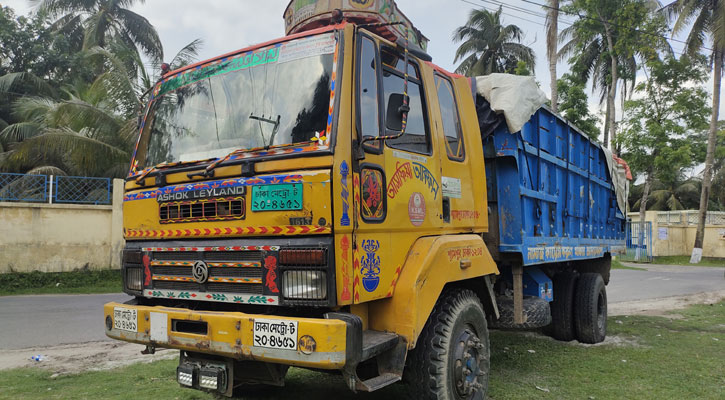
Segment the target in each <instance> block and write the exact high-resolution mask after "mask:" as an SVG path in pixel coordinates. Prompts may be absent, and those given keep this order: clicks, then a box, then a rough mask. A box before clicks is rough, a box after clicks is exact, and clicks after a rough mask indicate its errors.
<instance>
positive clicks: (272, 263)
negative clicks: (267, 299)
mask: <svg viewBox="0 0 725 400" xmlns="http://www.w3.org/2000/svg"><path fill="white" fill-rule="evenodd" d="M264 269H266V270H267V276H265V277H264V286H266V287H267V289H269V291H270V292H272V293H279V288H278V287H277V258H275V257H274V256H267V258H265V259H264Z"/></svg>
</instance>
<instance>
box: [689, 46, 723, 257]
mask: <svg viewBox="0 0 725 400" xmlns="http://www.w3.org/2000/svg"><path fill="white" fill-rule="evenodd" d="M714 56H715V68H713V74H714V76H713V85H712V115H711V117H710V132H709V133H708V136H707V155H706V157H705V170H704V171H703V172H702V192H700V212H699V213H698V218H697V232H696V233H695V245H694V247H693V248H692V255H690V263H692V264H697V263H699V262H700V259H701V258H702V245H703V242H704V240H705V219H706V217H707V203H708V200H709V199H710V187H711V185H712V164H713V162H714V159H715V142H716V139H717V120H718V117H719V115H718V114H719V111H720V86H721V79H722V71H723V63H722V57H723V54H722V52H721V51H719V50H718V49H715V51H714Z"/></svg>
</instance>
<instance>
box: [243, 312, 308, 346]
mask: <svg viewBox="0 0 725 400" xmlns="http://www.w3.org/2000/svg"><path fill="white" fill-rule="evenodd" d="M254 346H255V347H267V348H270V349H287V350H297V321H288V320H279V319H261V318H257V319H256V320H255V321H254Z"/></svg>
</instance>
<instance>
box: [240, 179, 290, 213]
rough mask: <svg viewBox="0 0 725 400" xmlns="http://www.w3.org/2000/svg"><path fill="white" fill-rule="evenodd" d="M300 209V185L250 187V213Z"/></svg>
mask: <svg viewBox="0 0 725 400" xmlns="http://www.w3.org/2000/svg"><path fill="white" fill-rule="evenodd" d="M301 209H302V184H300V183H282V184H279V185H256V186H252V211H284V210H301Z"/></svg>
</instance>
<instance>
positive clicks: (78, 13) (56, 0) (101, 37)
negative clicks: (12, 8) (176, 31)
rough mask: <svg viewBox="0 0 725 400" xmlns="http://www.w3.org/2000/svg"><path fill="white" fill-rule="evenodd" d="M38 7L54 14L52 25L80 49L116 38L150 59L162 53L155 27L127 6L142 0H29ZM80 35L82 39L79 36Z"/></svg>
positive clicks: (44, 11) (101, 44) (49, 13)
mask: <svg viewBox="0 0 725 400" xmlns="http://www.w3.org/2000/svg"><path fill="white" fill-rule="evenodd" d="M31 2H33V3H36V4H38V11H39V12H40V13H45V14H47V15H48V16H50V17H51V18H58V19H57V20H56V21H55V22H54V23H53V27H54V29H55V30H56V31H58V32H61V33H63V34H64V35H66V36H67V37H69V38H70V39H71V42H74V43H76V44H79V45H81V46H82V48H83V49H90V48H92V47H95V46H99V47H105V46H106V44H107V43H109V42H111V41H113V40H120V41H121V42H123V43H124V44H125V45H126V46H127V47H129V48H132V49H138V50H140V51H141V52H143V53H144V54H146V55H147V56H148V57H150V58H151V59H152V60H162V59H163V56H164V52H163V47H162V46H161V40H160V39H159V35H158V33H156V29H155V28H154V27H153V25H151V23H150V22H149V21H148V20H147V19H146V18H145V17H143V16H141V15H139V14H136V13H135V12H133V11H131V10H129V8H130V7H131V6H132V5H133V4H134V3H136V2H139V3H143V2H144V0H31ZM81 38H82V39H81Z"/></svg>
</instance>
